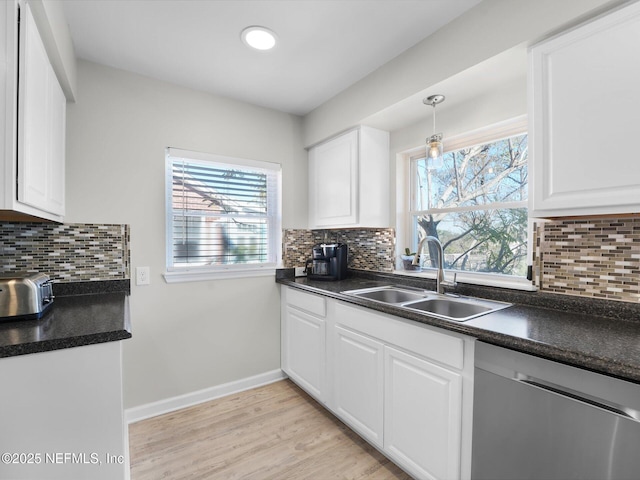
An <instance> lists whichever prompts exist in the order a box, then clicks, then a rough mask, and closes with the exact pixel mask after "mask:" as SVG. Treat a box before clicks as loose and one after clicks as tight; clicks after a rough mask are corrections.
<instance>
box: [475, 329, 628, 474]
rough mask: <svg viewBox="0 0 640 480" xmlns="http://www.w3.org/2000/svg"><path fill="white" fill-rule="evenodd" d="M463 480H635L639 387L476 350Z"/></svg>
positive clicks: (508, 353)
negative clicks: (467, 468)
mask: <svg viewBox="0 0 640 480" xmlns="http://www.w3.org/2000/svg"><path fill="white" fill-rule="evenodd" d="M471 478H472V479H474V480H489V479H490V480H500V479H504V480H507V479H508V480H516V479H531V480H544V479H556V480H569V479H582V480H590V479H592V480H607V479H611V480H618V479H628V480H637V479H640V385H637V384H634V383H631V382H626V381H623V380H619V379H615V378H612V377H608V376H606V375H600V374H597V373H593V372H589V371H587V370H583V369H580V368H575V367H570V366H567V365H564V364H559V363H556V362H551V361H549V360H544V359H542V358H538V357H533V356H531V355H525V354H522V353H519V352H515V351H512V350H508V349H504V348H500V347H496V346H493V345H488V344H485V343H482V342H477V344H476V368H475V378H474V407H473V446H472V464H471Z"/></svg>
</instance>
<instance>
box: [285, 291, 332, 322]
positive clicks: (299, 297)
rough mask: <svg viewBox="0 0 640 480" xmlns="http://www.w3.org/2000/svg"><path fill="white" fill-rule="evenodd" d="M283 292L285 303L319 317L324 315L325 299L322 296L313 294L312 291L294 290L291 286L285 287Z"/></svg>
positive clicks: (325, 308) (325, 311)
mask: <svg viewBox="0 0 640 480" xmlns="http://www.w3.org/2000/svg"><path fill="white" fill-rule="evenodd" d="M285 292H286V293H285V298H286V302H287V305H290V306H292V307H296V308H299V309H300V310H304V311H306V312H309V313H313V314H314V315H318V316H320V317H324V316H326V314H327V301H326V299H325V298H324V297H321V296H320V295H314V294H312V293H305V292H301V291H300V290H294V289H292V288H287V289H286V290H285Z"/></svg>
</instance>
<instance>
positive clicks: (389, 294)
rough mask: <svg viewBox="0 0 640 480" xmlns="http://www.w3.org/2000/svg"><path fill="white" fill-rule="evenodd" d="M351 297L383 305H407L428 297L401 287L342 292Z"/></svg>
mask: <svg viewBox="0 0 640 480" xmlns="http://www.w3.org/2000/svg"><path fill="white" fill-rule="evenodd" d="M342 293H346V294H350V295H355V296H356V297H360V298H367V299H369V300H375V301H376V302H382V303H393V304H396V303H406V302H412V301H416V300H423V299H424V298H426V297H427V294H426V293H422V292H414V291H411V290H407V289H404V288H399V287H393V286H388V287H375V288H369V289H365V290H351V291H347V292H342Z"/></svg>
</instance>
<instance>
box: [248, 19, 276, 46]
mask: <svg viewBox="0 0 640 480" xmlns="http://www.w3.org/2000/svg"><path fill="white" fill-rule="evenodd" d="M240 36H241V37H242V41H243V42H244V43H245V44H246V45H248V46H250V47H251V48H255V49H256V50H271V49H272V48H273V47H275V46H276V34H275V33H273V32H272V31H271V30H269V29H268V28H265V27H259V26H256V25H254V26H252V27H247V28H245V29H244V30H242V33H241V34H240Z"/></svg>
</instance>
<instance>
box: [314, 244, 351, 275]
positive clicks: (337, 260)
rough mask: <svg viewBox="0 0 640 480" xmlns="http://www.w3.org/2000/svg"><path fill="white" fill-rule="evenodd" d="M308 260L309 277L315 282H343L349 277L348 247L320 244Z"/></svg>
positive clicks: (315, 246) (315, 247)
mask: <svg viewBox="0 0 640 480" xmlns="http://www.w3.org/2000/svg"><path fill="white" fill-rule="evenodd" d="M311 257H312V258H311V260H307V264H306V267H305V270H306V272H307V277H308V278H311V279H313V280H342V279H343V278H346V277H347V245H346V244H344V243H320V244H318V245H314V247H313V250H312V255H311Z"/></svg>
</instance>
